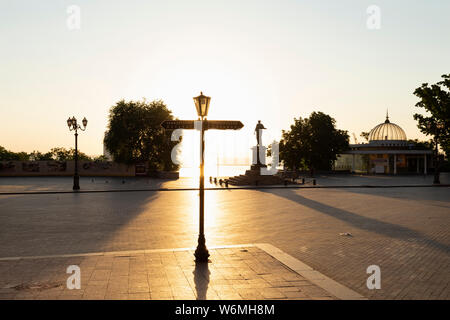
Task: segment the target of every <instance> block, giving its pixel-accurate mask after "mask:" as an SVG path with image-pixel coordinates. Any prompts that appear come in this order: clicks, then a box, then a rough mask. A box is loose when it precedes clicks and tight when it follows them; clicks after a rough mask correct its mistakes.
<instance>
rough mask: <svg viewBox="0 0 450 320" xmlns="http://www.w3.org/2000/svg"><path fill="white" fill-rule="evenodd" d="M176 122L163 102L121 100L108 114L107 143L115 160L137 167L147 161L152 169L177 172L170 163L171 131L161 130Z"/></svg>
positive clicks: (173, 144) (174, 142)
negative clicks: (139, 163) (164, 125)
mask: <svg viewBox="0 0 450 320" xmlns="http://www.w3.org/2000/svg"><path fill="white" fill-rule="evenodd" d="M171 119H173V116H172V112H171V111H170V110H169V109H168V108H167V106H166V105H165V104H164V102H163V101H161V100H155V101H152V102H150V103H148V102H147V101H145V99H144V100H143V101H129V102H125V101H124V100H121V101H119V102H118V103H117V104H116V105H115V106H113V107H112V108H111V109H110V111H109V123H108V130H107V131H106V133H105V139H104V143H105V146H106V148H107V149H108V151H109V152H110V153H111V155H112V157H113V159H114V161H117V162H120V163H125V164H129V165H130V164H134V163H137V162H148V164H149V167H150V168H151V170H166V171H171V170H176V169H178V165H176V164H174V163H173V162H172V160H171V152H172V148H173V147H174V146H175V145H176V144H177V143H178V142H177V141H171V139H170V138H171V132H170V131H166V130H164V129H163V128H162V127H161V123H162V122H163V121H164V120H171Z"/></svg>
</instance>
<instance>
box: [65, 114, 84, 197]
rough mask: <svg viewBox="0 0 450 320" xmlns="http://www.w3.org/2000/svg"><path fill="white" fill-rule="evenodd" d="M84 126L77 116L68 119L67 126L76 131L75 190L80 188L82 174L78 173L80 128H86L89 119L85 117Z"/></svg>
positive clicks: (82, 129)
mask: <svg viewBox="0 0 450 320" xmlns="http://www.w3.org/2000/svg"><path fill="white" fill-rule="evenodd" d="M82 123H83V127H81V125H79V124H78V122H77V119H76V118H75V117H72V118H69V119H67V126H68V127H69V130H70V131H75V172H74V174H73V190H80V176H79V175H78V129H80V130H81V131H84V130H86V126H87V123H88V121H87V119H86V117H84V119H83V121H82Z"/></svg>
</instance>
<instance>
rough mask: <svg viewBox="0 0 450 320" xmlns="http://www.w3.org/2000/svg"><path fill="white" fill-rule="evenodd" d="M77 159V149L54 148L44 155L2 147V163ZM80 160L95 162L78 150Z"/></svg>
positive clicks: (0, 152) (0, 154) (0, 153)
mask: <svg viewBox="0 0 450 320" xmlns="http://www.w3.org/2000/svg"><path fill="white" fill-rule="evenodd" d="M74 159H75V149H73V148H70V149H69V150H67V149H66V148H61V147H57V148H52V149H51V150H50V151H49V152H47V153H42V152H40V151H36V150H35V151H33V152H31V153H26V152H23V151H22V152H13V151H9V150H6V149H5V148H4V147H2V146H0V161H50V160H57V161H69V160H74ZM78 159H79V160H86V161H92V160H95V159H93V158H91V157H89V156H88V155H86V154H85V153H83V152H81V151H80V150H78Z"/></svg>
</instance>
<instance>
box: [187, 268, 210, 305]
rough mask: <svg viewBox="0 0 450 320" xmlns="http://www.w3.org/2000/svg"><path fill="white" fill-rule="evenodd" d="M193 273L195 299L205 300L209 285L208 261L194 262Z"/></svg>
mask: <svg viewBox="0 0 450 320" xmlns="http://www.w3.org/2000/svg"><path fill="white" fill-rule="evenodd" d="M192 273H193V274H194V283H195V291H196V296H197V300H206V293H207V292H208V285H209V275H210V274H211V272H210V271H209V267H208V262H196V263H195V269H194V271H193V272H192Z"/></svg>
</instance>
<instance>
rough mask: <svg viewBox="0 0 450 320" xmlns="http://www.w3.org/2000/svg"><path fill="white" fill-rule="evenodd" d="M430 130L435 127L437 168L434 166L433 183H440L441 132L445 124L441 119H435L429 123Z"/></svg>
mask: <svg viewBox="0 0 450 320" xmlns="http://www.w3.org/2000/svg"><path fill="white" fill-rule="evenodd" d="M427 129H428V131H431V130H432V129H434V156H435V168H434V180H433V184H440V183H441V181H440V179H439V169H440V168H439V167H440V162H441V161H440V158H439V146H438V143H439V139H438V137H439V133H440V132H441V130H442V129H444V124H443V123H442V122H441V121H435V122H433V123H431V122H428V123H427Z"/></svg>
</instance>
